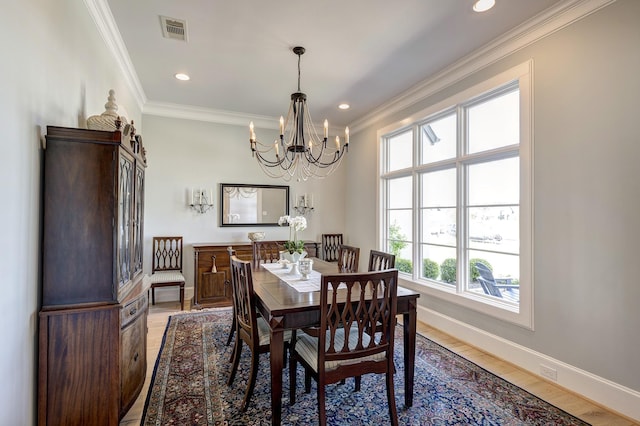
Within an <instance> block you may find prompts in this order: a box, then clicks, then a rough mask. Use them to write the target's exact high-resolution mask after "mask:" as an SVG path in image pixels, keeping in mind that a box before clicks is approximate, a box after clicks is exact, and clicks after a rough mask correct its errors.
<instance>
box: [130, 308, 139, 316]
mask: <svg viewBox="0 0 640 426" xmlns="http://www.w3.org/2000/svg"><path fill="white" fill-rule="evenodd" d="M136 312H138V310H137V309H136V308H133V309H131V310H130V311H129V315H135V314H136Z"/></svg>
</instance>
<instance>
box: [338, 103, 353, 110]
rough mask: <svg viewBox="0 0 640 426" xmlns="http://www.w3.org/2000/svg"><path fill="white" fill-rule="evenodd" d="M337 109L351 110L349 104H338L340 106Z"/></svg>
mask: <svg viewBox="0 0 640 426" xmlns="http://www.w3.org/2000/svg"><path fill="white" fill-rule="evenodd" d="M338 108H340V109H349V108H351V106H350V105H349V104H340V105H338Z"/></svg>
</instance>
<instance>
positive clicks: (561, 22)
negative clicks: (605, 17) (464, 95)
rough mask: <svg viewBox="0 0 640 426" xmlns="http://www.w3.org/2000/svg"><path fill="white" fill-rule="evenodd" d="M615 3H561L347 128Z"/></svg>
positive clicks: (358, 127) (362, 125)
mask: <svg viewBox="0 0 640 426" xmlns="http://www.w3.org/2000/svg"><path fill="white" fill-rule="evenodd" d="M615 1H616V0H566V1H561V2H559V3H558V4H556V5H555V6H553V7H551V8H549V9H547V10H545V11H544V12H541V13H540V14H538V15H537V16H535V17H533V18H531V19H530V20H528V21H526V22H525V23H523V24H521V25H519V26H518V27H516V28H514V29H513V30H511V31H509V32H506V33H504V34H503V35H501V36H500V37H498V38H497V39H495V40H494V41H492V42H490V43H488V44H486V45H485V46H484V47H482V48H480V49H478V50H476V51H474V52H473V53H471V54H469V55H467V56H465V57H464V58H462V59H460V60H459V61H456V62H454V63H453V64H451V65H450V66H448V67H446V68H445V69H444V70H442V71H440V72H439V73H437V74H435V75H434V76H433V77H431V78H429V79H426V80H424V81H422V82H420V83H418V84H416V85H414V86H413V87H412V88H410V89H409V90H407V91H405V92H403V93H401V94H400V95H398V96H396V97H395V98H393V99H391V100H389V101H388V102H385V103H384V104H382V105H381V106H379V107H378V108H376V109H375V110H373V111H371V112H370V113H368V114H365V115H364V116H363V117H362V118H360V119H358V120H355V121H354V122H353V123H352V125H351V126H350V127H349V128H350V129H351V132H352V134H353V133H357V132H359V131H361V130H363V129H365V128H367V127H368V126H371V125H373V124H374V123H376V122H378V121H380V120H383V119H385V118H386V117H389V116H391V115H392V114H395V113H397V112H400V111H402V110H404V109H405V108H408V107H410V106H412V105H414V104H416V103H418V102H420V101H422V100H423V99H426V98H427V97H429V96H431V95H433V94H434V93H437V92H439V91H440V90H442V89H444V88H446V87H448V86H451V85H452V84H455V83H456V82H458V81H461V80H463V79H464V78H466V77H468V76H469V75H472V74H473V73H475V72H477V71H479V70H481V69H482V68H485V67H487V66H489V65H491V64H493V63H495V62H497V61H499V60H500V59H503V58H505V57H506V56H508V55H510V54H512V53H514V52H516V51H518V50H520V49H523V48H525V47H527V46H529V45H531V44H532V43H535V42H537V41H539V40H541V39H543V38H544V37H546V36H548V35H551V34H553V33H555V32H556V31H559V30H561V29H562V28H565V27H567V26H569V25H571V24H572V23H574V22H576V21H579V20H580V19H582V18H584V17H586V16H588V15H590V14H592V13H594V12H596V11H598V10H600V9H602V8H603V7H605V6H608V5H609V4H611V3H613V2H615Z"/></svg>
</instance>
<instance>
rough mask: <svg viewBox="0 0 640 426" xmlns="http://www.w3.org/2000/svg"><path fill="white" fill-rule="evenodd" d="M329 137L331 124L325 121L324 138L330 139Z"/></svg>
mask: <svg viewBox="0 0 640 426" xmlns="http://www.w3.org/2000/svg"><path fill="white" fill-rule="evenodd" d="M328 137H329V122H328V121H327V120H324V138H325V139H326V138H328Z"/></svg>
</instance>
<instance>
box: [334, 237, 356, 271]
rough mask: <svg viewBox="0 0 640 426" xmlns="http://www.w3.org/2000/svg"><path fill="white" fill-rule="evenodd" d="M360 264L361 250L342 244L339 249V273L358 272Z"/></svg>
mask: <svg viewBox="0 0 640 426" xmlns="http://www.w3.org/2000/svg"><path fill="white" fill-rule="evenodd" d="M359 262H360V248H359V247H353V246H349V245H346V244H340V246H339V248H338V271H340V272H358V264H359Z"/></svg>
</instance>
